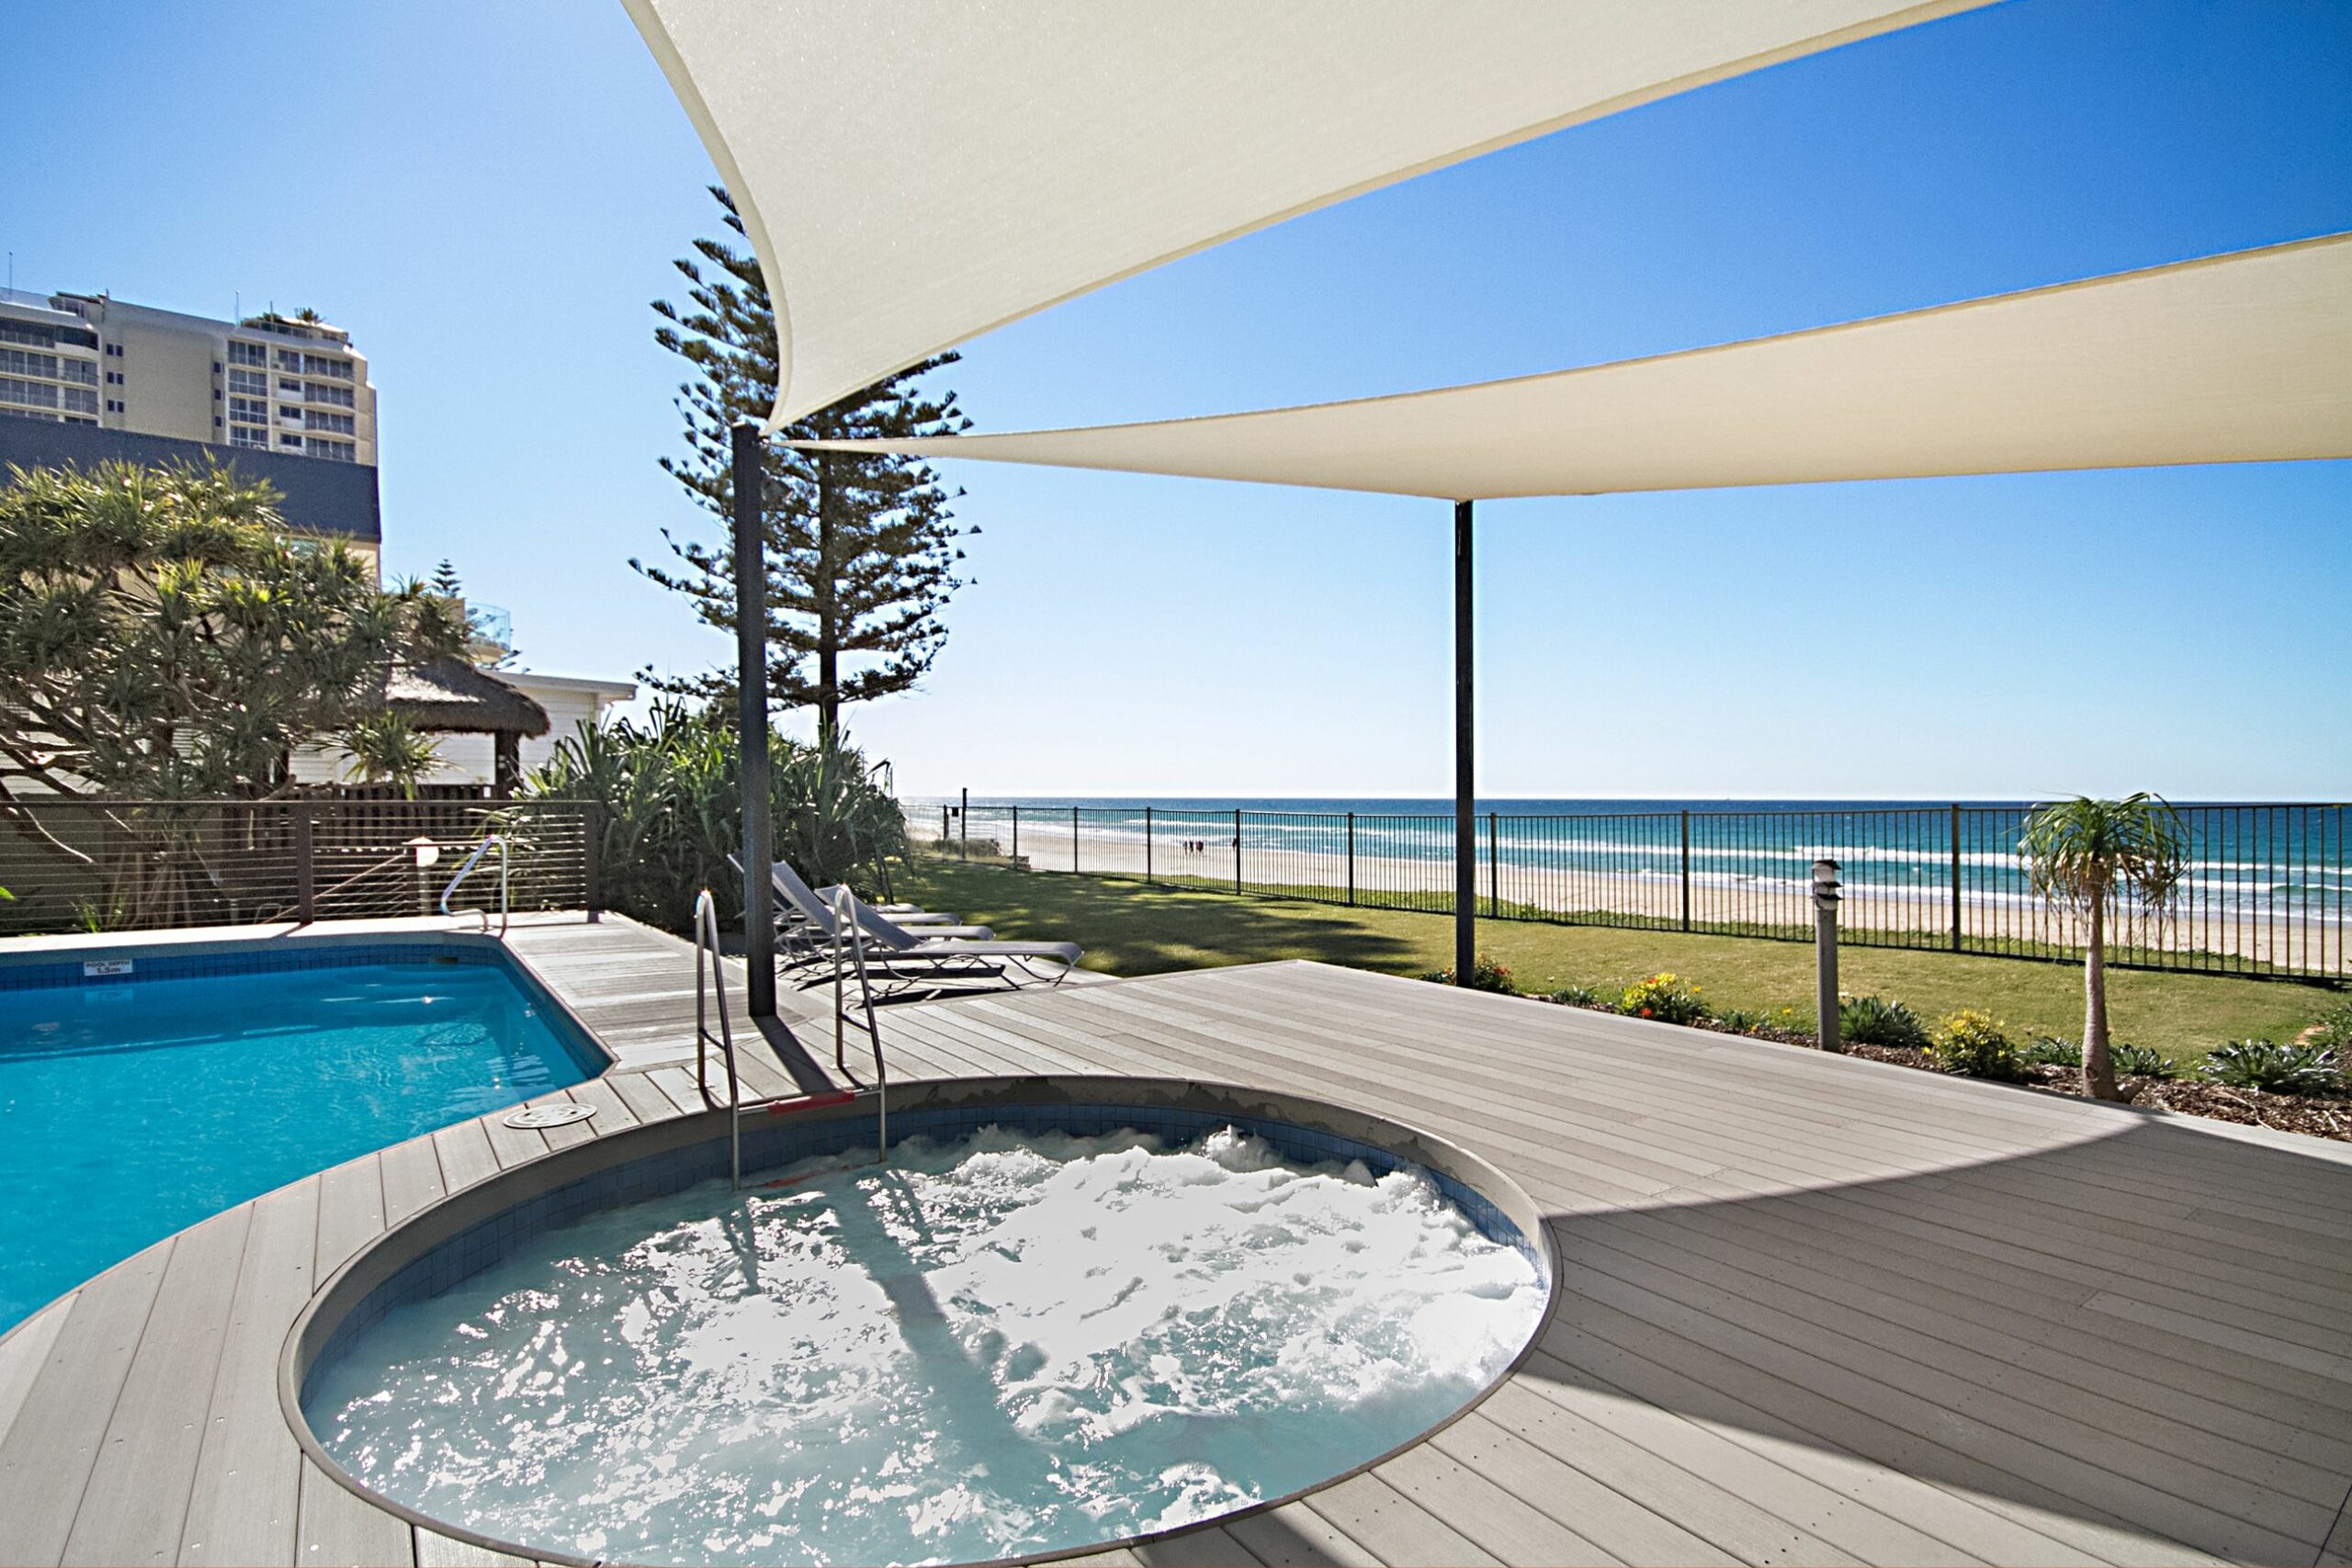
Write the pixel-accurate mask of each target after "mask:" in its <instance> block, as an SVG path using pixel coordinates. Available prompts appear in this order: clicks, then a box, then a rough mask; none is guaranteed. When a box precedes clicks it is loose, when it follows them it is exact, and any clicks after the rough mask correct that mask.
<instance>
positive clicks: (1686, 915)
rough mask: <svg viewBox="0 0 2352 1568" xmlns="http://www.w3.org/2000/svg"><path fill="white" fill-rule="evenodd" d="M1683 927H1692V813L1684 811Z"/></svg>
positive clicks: (1686, 929) (1685, 929)
mask: <svg viewBox="0 0 2352 1568" xmlns="http://www.w3.org/2000/svg"><path fill="white" fill-rule="evenodd" d="M1682 929H1683V930H1684V931H1689V930H1690V929H1691V813H1690V811H1689V810H1688V809H1687V808H1686V809H1685V810H1684V811H1683V813H1682Z"/></svg>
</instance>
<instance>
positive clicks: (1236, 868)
mask: <svg viewBox="0 0 2352 1568" xmlns="http://www.w3.org/2000/svg"><path fill="white" fill-rule="evenodd" d="M1233 890H1234V891H1235V892H1236V893H1238V892H1240V891H1241V809H1240V807H1235V808H1234V812H1233Z"/></svg>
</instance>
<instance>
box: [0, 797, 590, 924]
mask: <svg viewBox="0 0 2352 1568" xmlns="http://www.w3.org/2000/svg"><path fill="white" fill-rule="evenodd" d="M594 809H595V808H594V807H589V806H582V805H579V804H575V803H571V802H555V801H511V800H510V801H481V800H463V799H457V800H447V799H445V800H430V799H428V800H351V799H329V798H321V799H307V800H264V801H220V800H208V801H125V800H85V799H62V798H42V799H36V800H25V801H12V802H7V803H5V804H0V887H5V888H6V889H7V890H8V891H9V893H10V894H11V895H12V896H13V897H10V898H8V899H6V900H0V934H7V935H28V934H35V933H54V932H67V931H141V930H153V929H158V928H163V927H173V926H223V925H249V924H254V923H258V922H266V921H274V920H314V919H317V920H324V919H362V918H368V917H382V916H396V915H425V914H434V913H437V912H438V910H439V908H440V901H441V896H442V893H443V891H444V889H445V888H447V886H448V884H449V882H450V880H451V878H453V877H454V876H455V875H456V874H457V873H458V867H459V866H460V864H461V863H463V862H464V861H465V859H466V857H467V856H468V855H469V854H470V853H471V852H473V849H474V847H475V846H476V845H477V844H479V843H481V840H482V839H483V837H484V836H485V835H486V834H489V833H492V832H499V833H503V835H505V837H506V842H507V852H508V855H509V865H508V878H507V896H508V898H509V900H510V904H511V907H512V908H515V909H516V910H539V909H584V910H593V909H594V908H596V907H597V902H598V881H599V877H598V867H597V865H596V855H597V840H598V835H597V834H596V833H595V832H594V831H593V829H594V827H595V824H594V821H593V819H592V816H591V814H592V813H593V812H594ZM498 899H499V876H498V866H497V861H496V858H495V856H492V857H490V858H488V859H486V860H485V861H484V863H482V865H481V867H480V868H479V869H478V870H477V871H476V872H475V874H473V875H472V876H470V877H469V878H468V879H467V881H466V883H465V884H464V886H461V887H460V888H458V892H457V894H456V895H455V896H454V897H452V898H451V900H450V908H452V909H453V910H455V909H493V910H494V909H495V908H497V907H498Z"/></svg>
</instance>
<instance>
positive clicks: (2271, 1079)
mask: <svg viewBox="0 0 2352 1568" xmlns="http://www.w3.org/2000/svg"><path fill="white" fill-rule="evenodd" d="M2197 1071H2198V1074H2199V1076H2200V1077H2204V1078H2206V1079H2208V1080H2210V1081H2211V1082H2213V1083H2218V1084H2224V1085H2227V1086H2228V1087H2229V1088H2231V1089H2265V1090H2267V1091H2268V1092H2270V1093H2272V1094H2341V1093H2342V1092H2343V1091H2344V1088H2345V1082H2344V1069H2343V1066H2342V1065H2341V1062H2340V1060H2339V1058H2338V1057H2337V1056H2336V1054H2335V1052H2334V1051H2332V1050H2329V1049H2328V1048H2327V1047H2326V1046H2324V1045H2312V1044H2303V1045H2281V1044H2279V1043H2278V1042H2277V1041H2275V1040H2236V1041H2233V1042H2231V1043H2229V1044H2227V1045H2220V1046H2216V1047H2215V1048H2214V1049H2213V1051H2212V1052H2211V1055H2208V1056H2207V1057H2206V1058H2205V1060H2204V1062H2203V1063H2202V1064H2201V1065H2200V1066H2199V1067H2198V1069H2197Z"/></svg>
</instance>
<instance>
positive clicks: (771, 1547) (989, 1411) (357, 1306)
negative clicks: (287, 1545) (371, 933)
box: [282, 1078, 1553, 1563]
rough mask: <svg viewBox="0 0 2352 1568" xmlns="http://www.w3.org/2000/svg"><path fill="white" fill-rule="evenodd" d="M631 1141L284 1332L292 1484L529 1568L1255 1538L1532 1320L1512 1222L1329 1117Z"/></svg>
mask: <svg viewBox="0 0 2352 1568" xmlns="http://www.w3.org/2000/svg"><path fill="white" fill-rule="evenodd" d="M726 1129H727V1122H726V1118H725V1116H724V1114H723V1113H713V1114H710V1115H704V1116H695V1117H692V1118H687V1119H684V1120H681V1121H677V1122H665V1123H660V1124H657V1125H653V1126H649V1127H642V1128H635V1129H631V1130H629V1131H628V1132H624V1133H619V1134H614V1135H612V1136H610V1137H607V1138H603V1139H599V1140H596V1141H594V1142H593V1143H590V1144H585V1145H578V1146H575V1147H573V1148H571V1149H567V1150H565V1151H562V1152H561V1153H560V1154H557V1155H555V1156H550V1157H549V1158H547V1159H545V1160H541V1161H537V1162H535V1163H533V1164H532V1165H530V1166H526V1167H524V1168H520V1169H518V1170H515V1171H514V1172H511V1173H509V1174H508V1175H506V1176H504V1177H502V1178H498V1179H493V1180H492V1181H490V1182H487V1183H484V1184H483V1185H481V1187H478V1188H475V1189H472V1190H469V1191H467V1192H464V1193H461V1194H459V1195H458V1197H457V1198H455V1199H453V1200H451V1201H449V1202H447V1203H445V1204H442V1205H440V1206H438V1207H436V1208H435V1209H433V1210H429V1211H427V1212H426V1213H424V1214H421V1215H419V1216H418V1217H417V1218H416V1219H414V1220H413V1221H411V1222H410V1223H409V1224H406V1225H403V1226H402V1227H401V1228H400V1229H399V1230H396V1231H394V1232H392V1233H391V1234H390V1235H387V1236H386V1237H385V1238H384V1239H383V1240H382V1241H381V1242H380V1243H379V1245H378V1246H377V1247H374V1248H372V1249H371V1250H370V1251H368V1252H367V1253H364V1254H362V1255H361V1256H360V1257H359V1258H356V1259H355V1260H354V1261H353V1263H352V1264H351V1265H350V1266H349V1267H347V1268H346V1269H345V1271H344V1272H343V1273H342V1274H341V1275H339V1276H338V1277H337V1278H336V1279H335V1280H334V1281H333V1282H332V1283H331V1285H330V1286H329V1288H328V1289H327V1290H325V1291H324V1292H322V1293H321V1295H320V1296H319V1298H318V1299H317V1300H316V1301H315V1302H314V1303H312V1305H311V1310H310V1311H309V1313H308V1314H305V1316H304V1318H303V1319H302V1320H301V1321H300V1323H298V1324H297V1325H296V1327H295V1330H294V1333H293V1336H292V1337H290V1338H289V1340H288V1346H287V1352H286V1359H285V1367H284V1373H285V1376H284V1382H283V1388H282V1393H283V1397H284V1399H285V1401H286V1403H287V1405H288V1418H289V1419H290V1420H292V1421H293V1422H294V1423H295V1426H296V1428H297V1431H298V1433H300V1435H301V1437H302V1438H303V1441H304V1443H305V1446H306V1447H308V1448H310V1449H311V1451H312V1453H313V1455H314V1457H316V1458H318V1459H320V1460H321V1461H322V1462H323V1463H325V1464H326V1465H327V1466H328V1467H329V1468H330V1470H331V1471H333V1472H337V1473H338V1474H339V1475H340V1476H341V1477H342V1478H343V1479H344V1480H345V1483H346V1484H350V1485H354V1486H355V1487H356V1489H358V1490H360V1491H362V1492H363V1493H365V1494H367V1495H369V1496H371V1497H373V1498H375V1499H376V1500H377V1501H378V1502H379V1503H381V1504H383V1505H384V1506H389V1507H391V1508H393V1509H394V1510H396V1511H398V1512H400V1513H402V1514H405V1515H407V1516H409V1517H413V1518H415V1519H417V1520H419V1521H422V1522H427V1523H430V1524H432V1525H433V1526H434V1527H435V1529H441V1530H443V1531H445V1532H447V1533H452V1534H456V1535H458V1536H459V1537H461V1538H467V1539H471V1540H476V1541H479V1542H481V1543H483V1544H488V1545H495V1546H503V1547H505V1548H507V1549H509V1550H516V1551H523V1552H526V1553H527V1554H531V1555H535V1556H537V1557H540V1558H553V1559H565V1558H571V1559H579V1560H583V1561H604V1560H610V1561H618V1562H648V1563H661V1562H682V1563H683V1562H769V1561H776V1560H789V1561H802V1562H859V1563H865V1562H985V1561H991V1560H998V1559H1005V1558H1019V1557H1027V1556H1034V1555H1039V1554H1047V1553H1053V1552H1059V1551H1073V1550H1080V1549H1084V1548H1088V1547H1093V1546H1099V1545H1104V1544H1109V1543H1114V1542H1118V1541H1122V1540H1132V1539H1135V1538H1138V1537H1143V1536H1149V1535H1154V1534H1158V1533H1161V1532H1164V1531H1168V1530H1171V1529H1181V1528H1182V1527H1184V1526H1187V1525H1193V1524H1197V1523H1201V1522H1204V1521H1206V1520H1210V1519H1214V1518H1216V1517H1220V1516H1224V1515H1227V1514H1231V1513H1234V1512H1237V1511H1239V1510H1242V1509H1247V1508H1252V1507H1256V1506H1261V1505H1262V1504H1266V1503H1271V1502H1274V1501H1278V1500H1280V1499H1282V1498H1284V1497H1287V1496H1291V1495H1295V1494H1297V1493H1299V1492H1301V1491H1305V1490H1307V1489H1310V1488H1312V1487H1314V1486H1317V1485H1319V1484H1321V1483H1326V1482H1329V1481H1331V1480H1334V1479H1336V1478H1339V1477H1340V1476H1343V1475H1346V1474H1348V1473H1350V1472H1352V1471H1354V1470H1357V1469H1360V1468H1362V1467H1363V1466H1364V1465H1366V1464H1369V1463H1371V1462H1373V1461H1376V1460H1378V1459H1380V1458H1382V1457H1383V1456H1385V1455H1386V1454H1387V1453H1390V1452H1392V1451H1394V1450H1397V1448H1399V1447H1402V1446H1404V1445H1406V1444H1408V1443H1409V1442H1411V1441H1413V1440H1415V1439H1417V1438H1419V1437H1421V1436H1423V1435H1424V1434H1426V1433H1427V1432H1428V1431H1429V1430H1430V1428H1431V1427H1436V1426H1440V1425H1442V1424H1443V1423H1444V1422H1445V1421H1447V1420H1448V1419H1450V1418H1452V1417H1453V1416H1455V1415H1457V1414H1458V1413H1459V1412H1461V1411H1462V1410H1463V1409H1464V1408H1465V1407H1466V1406H1467V1405H1468V1404H1471V1403H1473V1402H1474V1401H1475V1400H1476V1399H1477V1398H1478V1397H1479V1396H1480V1395H1481V1394H1483V1393H1486V1392H1487V1390H1488V1389H1489V1388H1491V1387H1492V1386H1493V1385H1494V1384H1495V1383H1496V1382H1498V1381H1500V1379H1501V1378H1502V1376H1503V1375H1504V1374H1505V1373H1506V1372H1507V1371H1509V1370H1510V1367H1511V1366H1512V1365H1513V1364H1514V1363H1515V1362H1516V1361H1517V1360H1518V1359H1519V1358H1520V1357H1521V1355H1523V1354H1524V1353H1525V1350H1526V1348H1527V1347H1528V1345H1529V1343H1530V1342H1531V1340H1532V1337H1533V1336H1534V1334H1535V1332H1536V1330H1537V1328H1538V1327H1539V1325H1541V1323H1542V1320H1543V1317H1544V1311H1545V1309H1546V1307H1547V1305H1548V1303H1549V1301H1550V1297H1551V1291H1552V1280H1553V1260H1552V1256H1551V1253H1550V1250H1549V1244H1548V1242H1547V1241H1546V1239H1545V1238H1544V1230H1543V1226H1542V1224H1541V1221H1540V1219H1539V1217H1538V1215H1537V1213H1536V1212H1535V1210H1534V1208H1533V1206H1532V1204H1531V1203H1530V1202H1529V1201H1528V1200H1527V1198H1526V1196H1525V1195H1524V1194H1523V1193H1521V1191H1520V1190H1519V1189H1518V1188H1517V1187H1516V1186H1514V1185H1513V1184H1511V1183H1510V1181H1509V1180H1508V1179H1505V1178H1503V1177H1502V1176H1501V1175H1500V1174H1499V1173H1498V1172H1496V1171H1495V1170H1493V1169H1492V1168H1490V1167H1488V1166H1487V1165H1486V1164H1485V1162H1483V1161H1481V1160H1478V1159H1476V1157H1475V1156H1469V1155H1467V1154H1465V1153H1464V1152H1463V1151H1461V1150H1459V1149H1456V1148H1454V1147H1453V1146H1452V1145H1447V1144H1443V1143H1442V1142H1440V1141H1438V1140H1435V1139H1431V1138H1430V1137H1428V1136H1427V1135H1426V1134H1418V1133H1415V1132H1412V1131H1411V1130H1409V1129H1408V1128H1405V1127H1401V1126H1398V1125H1397V1124H1396V1123H1393V1122H1384V1121H1381V1120H1380V1119H1378V1118H1374V1117H1369V1116H1364V1115H1362V1114H1359V1113H1356V1112H1351V1111H1341V1110H1340V1109H1338V1108H1335V1107H1331V1106H1329V1105H1323V1104H1318V1103H1317V1102H1313V1101H1308V1100H1297V1099H1294V1098H1290V1097H1286V1096H1274V1095H1267V1094H1263V1093H1258V1092H1254V1091H1241V1090H1232V1089H1216V1088H1213V1087H1209V1086H1204V1085H1197V1084H1185V1083H1175V1082H1159V1081H1147V1080H1137V1079H1125V1078H1087V1079H1070V1078H1052V1079H1035V1078H1033V1079H1023V1080H993V1081H988V1082H979V1083H975V1082H971V1081H957V1082H939V1083H920V1084H913V1085H908V1086H904V1087H900V1086H893V1088H892V1089H891V1093H890V1108H889V1133H890V1139H891V1146H890V1150H889V1155H888V1159H887V1160H877V1159H876V1157H875V1155H876V1150H875V1134H876V1129H875V1119H874V1111H873V1106H872V1104H871V1102H870V1101H860V1102H858V1103H856V1104H854V1105H848V1106H842V1107H837V1108H828V1109H826V1110H821V1111H802V1112H798V1113H795V1114H791V1115H786V1116H775V1117H766V1118H760V1119H756V1120H747V1121H746V1122H745V1123H744V1134H743V1152H742V1159H743V1176H742V1183H741V1189H740V1190H738V1189H736V1188H735V1187H733V1186H732V1185H730V1182H729V1175H728V1161H729V1152H728V1142H727V1131H726Z"/></svg>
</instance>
